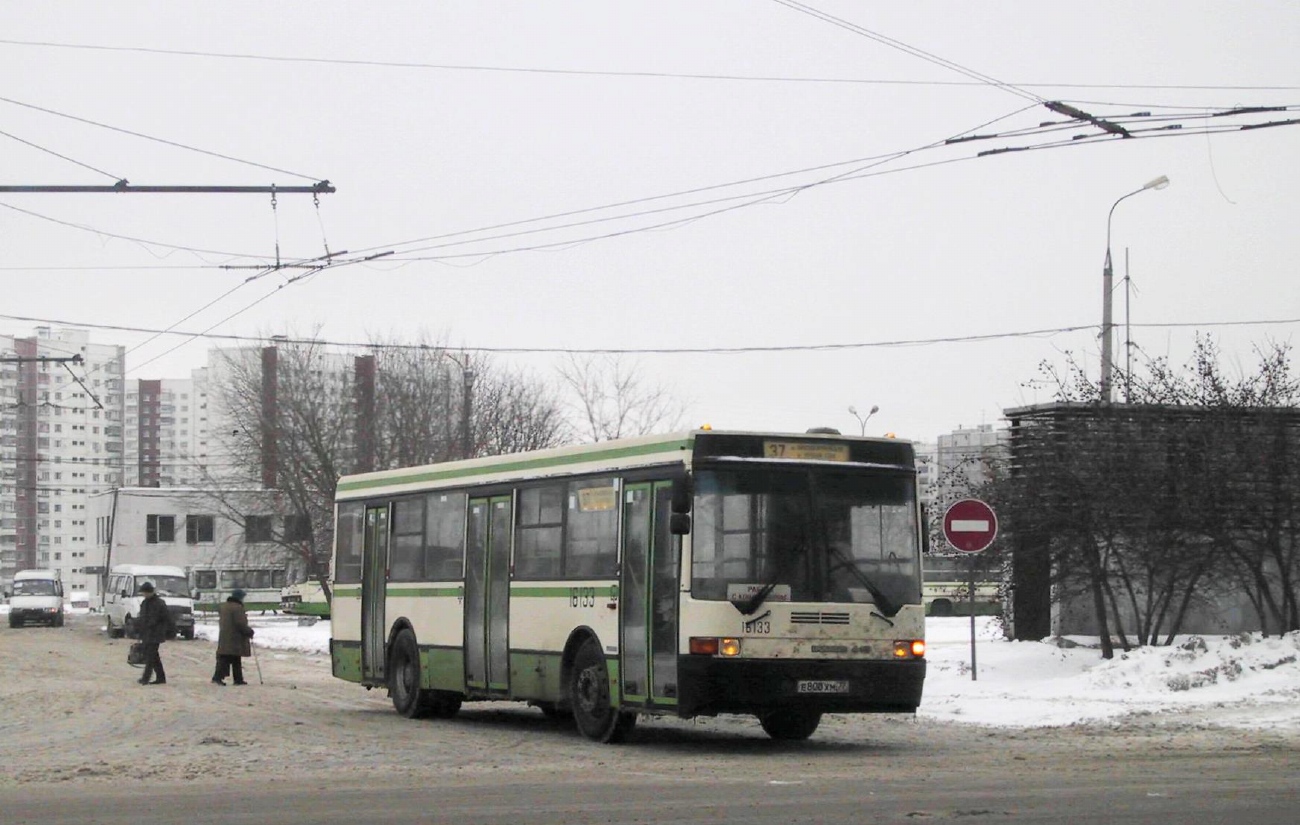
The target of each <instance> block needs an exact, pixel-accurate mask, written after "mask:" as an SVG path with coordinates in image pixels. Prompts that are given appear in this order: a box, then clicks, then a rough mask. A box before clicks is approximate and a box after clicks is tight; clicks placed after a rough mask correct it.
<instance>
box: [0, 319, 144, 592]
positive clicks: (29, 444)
mask: <svg viewBox="0 0 1300 825" xmlns="http://www.w3.org/2000/svg"><path fill="white" fill-rule="evenodd" d="M124 369H125V349H124V348H123V347H121V346H118V345H115V344H94V343H91V341H90V336H89V334H88V333H87V332H86V331H85V330H76V329H55V328H51V327H37V328H36V329H35V331H34V333H33V335H31V336H30V337H14V336H0V582H3V583H4V584H5V585H8V583H9V582H11V581H12V580H13V574H14V573H15V572H16V571H18V570H24V569H29V568H33V567H42V568H52V569H55V570H58V571H60V574H61V576H62V579H63V582H64V588H65V589H66V590H67V591H69V592H71V591H73V590H85V589H87V588H88V587H89V586H90V585H91V584H93V581H94V578H95V577H94V576H93V575H91V574H87V573H84V572H83V568H84V567H86V566H87V565H88V561H87V552H88V549H89V547H88V542H87V524H86V522H87V515H86V503H87V498H88V496H90V495H93V494H94V493H97V492H100V491H103V490H107V489H111V488H113V487H116V486H118V485H120V484H121V483H122V474H123V449H124V442H123V411H124V406H123V400H124V399H123V388H124V383H123V371H124Z"/></svg>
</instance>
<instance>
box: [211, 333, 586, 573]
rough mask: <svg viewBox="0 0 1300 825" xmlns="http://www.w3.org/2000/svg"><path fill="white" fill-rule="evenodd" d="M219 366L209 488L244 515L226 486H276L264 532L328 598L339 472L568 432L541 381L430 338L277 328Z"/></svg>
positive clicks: (519, 445)
mask: <svg viewBox="0 0 1300 825" xmlns="http://www.w3.org/2000/svg"><path fill="white" fill-rule="evenodd" d="M219 372H220V376H219V377H218V379H217V380H216V382H215V386H214V387H213V388H212V392H211V394H212V395H214V396H216V398H217V401H218V406H219V411H217V412H216V414H215V417H217V418H218V419H219V420H223V421H227V422H228V424H229V427H228V429H229V433H228V434H224V433H223V434H222V435H223V438H222V441H223V442H224V444H223V445H222V449H223V451H224V454H225V455H226V456H227V462H228V465H227V466H215V465H213V466H210V467H209V468H208V476H209V478H210V482H209V484H208V485H207V486H208V487H209V493H210V494H211V495H212V496H214V498H217V499H219V500H223V501H224V502H225V504H224V506H223V507H222V508H221V509H222V512H223V515H224V516H225V517H227V518H230V519H232V520H235V521H236V522H237V523H241V524H242V523H243V521H241V519H243V518H245V516H244V514H243V510H242V507H243V504H242V499H241V498H240V497H239V496H237V495H235V494H234V493H231V492H229V491H230V489H231V488H232V487H240V486H242V487H244V488H248V487H262V488H265V489H270V490H274V491H275V496H276V506H277V511H278V514H279V515H281V516H282V519H281V525H280V526H278V527H277V529H276V530H275V533H274V536H273V537H272V541H273V542H274V543H275V544H278V545H280V546H282V547H284V548H286V549H287V550H289V551H290V552H291V553H292V555H293V558H295V559H297V560H298V563H299V565H300V566H301V569H302V570H303V571H304V572H305V573H306V575H307V576H308V577H309V578H311V579H314V580H315V581H317V582H319V583H320V585H321V587H322V590H323V591H324V593H325V597H326V599H329V598H330V595H331V594H330V591H329V584H328V581H327V578H328V572H329V571H328V567H329V557H330V553H331V551H332V548H333V538H334V536H333V531H334V524H333V514H334V494H335V488H336V486H337V483H338V479H339V477H340V476H342V475H345V474H348V473H355V472H365V471H371V470H384V469H391V468H394V467H408V466H416V465H421V464H428V463H435V462H439V461H446V460H451V459H457V458H464V457H472V456H475V455H491V454H495V453H498V452H512V451H518V450H524V449H536V448H541V447H550V446H555V445H557V444H559V443H562V441H563V440H564V437H565V429H564V422H563V417H562V415H561V411H560V407H559V405H558V402H557V401H556V399H555V398H554V393H553V392H552V391H550V390H548V389H547V388H546V387H545V386H543V385H542V384H541V383H540V382H537V381H535V380H531V379H529V378H528V377H527V376H525V375H523V374H521V373H516V372H510V371H506V370H502V369H499V368H498V367H496V365H495V364H493V363H492V362H491V361H490V360H489V359H487V358H483V357H481V356H469V355H468V354H466V353H463V352H456V351H452V350H448V349H447V348H446V347H444V346H443V345H441V344H435V343H429V342H428V341H427V340H422V341H421V342H419V343H416V344H403V343H400V342H396V341H388V342H385V341H378V340H377V341H376V342H375V343H374V344H373V345H372V347H371V348H370V353H369V354H367V355H363V356H355V355H350V354H342V353H338V352H334V351H330V350H328V349H327V348H326V347H325V346H324V345H322V344H319V343H317V342H314V341H312V340H300V339H294V340H292V341H288V340H284V341H281V342H277V343H276V345H275V346H273V347H265V348H245V349H238V350H230V351H228V352H227V353H226V354H225V357H224V358H223V359H222V361H221V363H220V369H219ZM471 392H472V394H471ZM466 416H468V418H466Z"/></svg>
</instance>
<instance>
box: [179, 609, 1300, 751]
mask: <svg viewBox="0 0 1300 825" xmlns="http://www.w3.org/2000/svg"><path fill="white" fill-rule="evenodd" d="M208 621H210V620H201V623H200V624H199V625H198V627H197V630H196V635H197V636H198V637H199V638H203V639H210V640H215V639H216V636H217V628H216V625H215V624H209V623H207V622H208ZM249 621H250V622H251V623H252V625H253V626H254V627H255V628H256V630H257V635H256V636H255V637H254V639H253V642H254V643H255V644H256V645H257V647H258V648H259V649H261V650H266V649H271V650H291V651H297V652H301V653H312V654H328V653H329V638H330V623H329V621H328V620H322V621H319V622H314V623H312V622H311V620H310V619H308V618H304V619H298V618H296V617H291V616H258V615H254V616H250V617H249ZM926 635H927V642H928V646H929V651H928V653H927V659H928V660H929V666H928V670H927V675H926V682H925V695H924V698H923V700H922V703H921V709H920V711H919V715H920V716H921V717H922V718H930V719H941V720H948V721H954V722H964V723H968V724H979V725H990V726H1001V727H1022V728H1033V727H1054V726H1063V725H1073V724H1079V723H1097V722H1108V721H1109V722H1111V723H1114V724H1125V723H1130V722H1132V721H1134V720H1135V719H1152V720H1157V721H1160V720H1166V719H1168V720H1171V721H1179V722H1192V723H1197V724H1199V723H1201V722H1204V723H1207V724H1210V723H1212V724H1216V725H1225V726H1232V727H1249V728H1268V729H1279V728H1286V729H1292V730H1300V632H1298V633H1289V634H1287V635H1285V636H1282V637H1280V638H1279V637H1272V638H1267V639H1265V638H1262V637H1261V636H1260V635H1259V634H1242V635H1238V636H1189V637H1184V638H1180V639H1178V640H1177V643H1176V644H1175V645H1174V646H1171V647H1143V648H1137V649H1134V650H1132V651H1130V652H1128V653H1123V652H1117V653H1116V654H1115V658H1114V659H1112V660H1110V661H1106V660H1104V659H1102V658H1101V653H1100V651H1099V650H1098V649H1097V647H1096V644H1097V640H1096V639H1095V638H1094V639H1089V638H1086V637H1070V638H1069V639H1067V640H1062V641H1060V642H1058V643H1053V642H1051V641H1047V642H1009V641H1006V640H1005V639H1002V638H1001V632H1000V630H999V628H998V626H997V624H996V622H995V621H994V620H993V619H990V618H978V619H976V649H975V656H976V662H975V663H976V668H975V676H976V678H975V679H974V680H972V678H971V675H972V671H971V662H970V653H971V651H970V619H969V618H950V619H931V620H929V621H928V622H927V625H926Z"/></svg>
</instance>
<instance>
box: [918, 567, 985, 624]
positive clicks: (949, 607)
mask: <svg viewBox="0 0 1300 825" xmlns="http://www.w3.org/2000/svg"><path fill="white" fill-rule="evenodd" d="M971 565H974V566H975V601H974V611H975V615H976V616H996V615H997V614H998V613H1000V612H1001V611H1002V601H1001V594H1000V593H999V587H998V580H999V578H1000V575H1001V574H1000V573H999V572H998V571H997V570H996V569H994V568H990V567H989V566H988V564H987V563H986V561H985V558H984V556H983V555H982V554H975V555H974V556H970V555H966V556H953V555H940V554H937V553H931V554H929V555H927V556H926V557H925V581H924V588H923V591H922V592H923V596H924V599H925V609H926V613H927V615H930V616H935V617H943V616H969V615H970V614H971V597H970V593H971Z"/></svg>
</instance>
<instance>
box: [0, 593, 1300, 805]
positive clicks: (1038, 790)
mask: <svg viewBox="0 0 1300 825" xmlns="http://www.w3.org/2000/svg"><path fill="white" fill-rule="evenodd" d="M125 649H126V643H125V642H122V641H119V640H108V639H106V638H105V637H104V635H103V633H102V632H100V630H99V623H98V621H97V620H96V619H94V618H93V617H78V618H77V620H76V621H70V622H69V624H68V626H67V627H65V628H58V629H45V628H24V629H21V630H9V629H7V628H0V666H2V668H3V669H2V670H0V825H36V823H40V824H41V825H46V823H64V822H67V823H81V824H82V825H116V824H117V823H123V825H125V823H130V824H131V825H139V823H142V822H152V823H184V824H185V825H196V824H198V823H254V822H256V823H312V825H332V823H347V825H358V824H359V823H365V824H366V825H370V824H371V823H384V822H436V823H448V825H471V824H472V825H490V824H491V823H503V824H504V823H509V825H533V823H537V825H542V823H545V825H562V824H563V823H682V822H700V823H710V825H724V824H725V823H743V824H744V825H769V824H771V825H775V824H776V823H793V822H810V823H812V822H816V823H891V822H900V823H917V822H926V821H932V820H933V821H947V820H961V821H965V822H971V821H973V822H986V821H988V822H1016V823H1038V822H1041V823H1162V825H1169V824H1170V823H1172V824H1173V825H1181V824H1182V823H1230V825H1255V823H1279V824H1280V823H1286V824H1287V825H1293V824H1294V823H1296V822H1300V738H1297V737H1296V736H1295V735H1294V734H1293V733H1287V732H1277V733H1272V732H1269V731H1243V730H1235V729H1226V728H1218V727H1215V726H1214V725H1213V724H1210V723H1207V722H1206V721H1205V720H1204V719H1191V718H1181V717H1176V716H1161V717H1159V718H1135V719H1130V720H1127V721H1126V722H1123V723H1120V724H1109V725H1104V726H1076V727H1070V728H1053V729H1032V730H1003V729H987V728H980V727H976V726H971V725H957V724H950V723H939V722H934V721H928V720H916V719H912V718H910V717H892V716H882V717H836V718H828V720H827V721H826V722H825V723H824V724H823V726H822V728H821V729H820V730H819V731H818V732H817V734H816V735H815V736H814V737H813V738H812V739H811V740H809V741H807V742H802V743H780V742H773V741H771V740H769V739H768V738H767V737H766V736H765V735H764V734H763V733H762V732H761V730H759V729H758V726H757V724H756V723H755V722H754V721H753V720H752V719H748V718H745V717H722V718H719V719H716V720H698V721H685V720H647V721H643V722H642V724H641V725H640V726H638V728H637V729H636V731H634V733H633V735H632V736H631V737H630V739H629V742H628V743H627V744H625V745H620V746H608V745H597V744H594V743H591V742H589V741H587V740H585V739H583V738H582V737H580V736H579V735H578V734H577V733H576V732H575V731H574V730H573V728H572V724H571V723H566V722H563V721H557V720H552V719H547V718H545V717H543V716H542V714H541V713H540V712H539V711H537V710H536V709H533V708H528V707H526V706H524V705H519V704H514V703H474V704H469V705H466V707H465V709H464V710H463V711H462V712H461V714H460V716H458V717H457V718H455V719H452V720H414V721H413V720H407V719H403V718H401V717H399V716H397V714H395V713H393V712H392V710H391V707H390V706H389V704H388V702H387V700H386V698H385V697H384V695H383V692H382V691H371V692H366V691H364V690H362V689H360V688H359V687H357V686H356V685H351V684H348V683H345V682H341V681H339V680H336V679H333V678H332V677H331V676H330V674H329V664H328V660H326V659H324V658H323V657H319V656H308V655H303V654H297V653H283V652H273V651H268V650H263V651H262V653H261V667H262V669H263V670H264V671H265V677H266V678H265V683H264V684H254V685H250V686H248V687H246V688H239V689H235V688H224V689H223V688H218V687H215V686H213V685H211V684H209V683H208V677H209V676H210V674H211V666H212V656H213V646H212V644H211V643H209V642H204V641H201V640H200V641H193V642H184V641H178V642H175V643H170V644H168V645H165V646H164V651H163V655H164V659H165V661H166V662H167V665H168V684H167V685H166V686H163V687H148V688H146V687H141V686H139V685H136V684H134V682H133V681H132V680H133V678H134V677H135V676H136V674H138V671H136V670H134V669H132V668H130V667H129V666H127V665H126V664H125V662H124V661H123V659H124V656H125Z"/></svg>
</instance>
